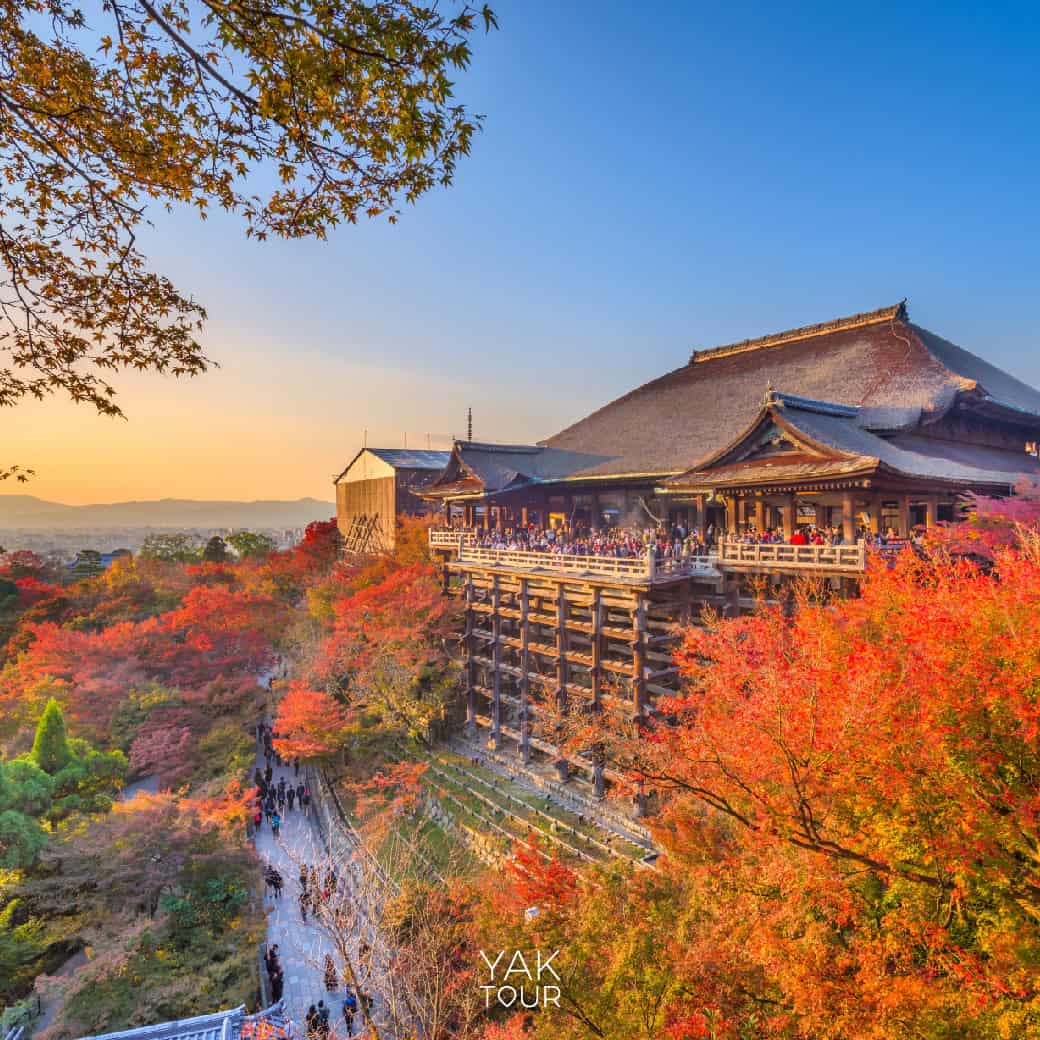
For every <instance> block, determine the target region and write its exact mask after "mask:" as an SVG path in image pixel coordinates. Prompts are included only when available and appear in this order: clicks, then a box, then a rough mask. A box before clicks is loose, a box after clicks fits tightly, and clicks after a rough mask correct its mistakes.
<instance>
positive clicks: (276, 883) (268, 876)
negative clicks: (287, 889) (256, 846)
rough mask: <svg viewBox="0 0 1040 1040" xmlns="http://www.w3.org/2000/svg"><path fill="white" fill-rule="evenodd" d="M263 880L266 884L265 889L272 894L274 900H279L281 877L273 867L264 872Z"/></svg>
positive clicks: (280, 895) (280, 896)
mask: <svg viewBox="0 0 1040 1040" xmlns="http://www.w3.org/2000/svg"><path fill="white" fill-rule="evenodd" d="M264 880H265V881H266V882H267V887H268V888H270V889H271V891H272V892H273V893H274V898H275V899H281V898H282V885H283V884H284V882H283V881H282V875H281V874H279V873H278V871H277V870H275V869H274V867H270V866H269V867H268V868H267V870H265V871H264Z"/></svg>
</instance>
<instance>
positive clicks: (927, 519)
mask: <svg viewBox="0 0 1040 1040" xmlns="http://www.w3.org/2000/svg"><path fill="white" fill-rule="evenodd" d="M938 522H939V496H938V495H926V496H925V500H924V525H925V527H929V528H931V527H935V525H936V524H937V523H938Z"/></svg>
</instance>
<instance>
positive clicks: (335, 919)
mask: <svg viewBox="0 0 1040 1040" xmlns="http://www.w3.org/2000/svg"><path fill="white" fill-rule="evenodd" d="M276 737H277V734H276V733H275V732H274V731H273V729H272V727H271V726H270V725H269V724H268V723H267V722H266V721H263V720H261V721H260V722H258V723H257V725H256V742H257V766H256V769H255V771H254V774H253V780H254V782H255V784H256V790H257V798H256V803H255V807H254V812H253V823H254V826H255V830H256V831H257V832H259V831H260V829H261V828H262V827H263V821H264V820H265V819H266V820H267V821H268V823H269V824H270V826H271V830H272V834H273V836H274V837H275V838H278V836H279V827H280V824H281V820H282V818H283V817H284V815H285V814H286V813H296V814H297V817H296V819H297V821H298V822H297V826H296V827H295V828H294V829H293V831H292V832H290V837H291V838H292V837H293V835H295V838H293V840H291V841H290V846H291V845H292V844H293V841H295V840H296V839H297V838H298V837H299V835H300V833H301V827H302V828H303V829H304V830H309V828H310V824H309V823H308V822H307V820H308V819H309V817H310V808H311V793H310V790H309V788H308V786H307V783H306V773H305V772H304V774H303V775H302V776H301V768H300V762H299V759H293V760H291V761H286V760H285V759H284V758H283V757H282V756H281V755H279V754H278V752H277V750H276V749H275V746H274V741H275V739H276ZM261 762H262V763H263V768H261ZM276 770H277V773H276ZM298 847H299V846H298ZM305 847H308V848H309V847H310V846H309V845H306V846H305ZM290 854H291V853H290ZM262 874H263V879H264V885H265V888H266V890H267V894H268V896H269V897H270V898H272V899H274V900H279V899H281V897H282V889H283V888H284V887H285V884H286V879H285V878H283V876H282V874H281V872H280V871H279V870H278V869H277V868H276V867H275V866H274V865H273V864H272V863H266V864H265V865H264V867H263V871H262ZM351 898H352V896H351V892H350V883H349V878H348V879H347V880H346V881H343V880H341V879H340V876H339V873H338V871H337V869H336V867H335V866H334V865H332V864H330V865H328V866H324V867H318V866H315V865H314V864H311V863H307V862H303V863H302V864H301V865H300V869H299V903H300V920H301V922H302V923H303V924H304V925H308V918H309V917H311V918H312V919H313V918H317V920H312V924H311V925H310V926H309V927H314V926H319V927H322V926H323V927H324V928H326V929H333V930H335V931H339V932H342V931H347V930H351V929H352V928H353V927H354V924H353V915H352V913H351V912H350V905H351ZM319 911H322V914H321V916H319ZM371 956H372V951H371V948H370V947H369V945H368V943H366V942H365V941H363V940H362V941H361V942H360V943H359V946H358V962H357V965H358V968H359V970H362V971H364V973H365V975H364V977H365V978H367V977H368V974H369V972H370V960H371ZM289 964H290V967H292V955H290V958H289ZM264 966H265V968H266V971H267V977H268V979H269V981H270V993H271V998H272V1001H273V1002H277V1001H279V1000H281V999H282V998H283V995H284V988H285V977H284V972H283V968H282V964H281V960H280V957H279V948H278V945H277V944H272V945H271V946H270V947H268V948H267V950H266V952H265V953H264ZM318 977H319V978H321V979H322V981H323V982H324V987H325V991H326V997H327V998H328V1002H327V1001H326V1000H325V999H321V1000H318V1001H317V1002H316V1003H314V1004H311V1005H310V1007H309V1008H308V1010H307V1013H306V1015H305V1023H304V1024H305V1031H306V1035H305V1038H304V1040H335V1037H340V1038H343V1037H352V1036H354V1025H355V1017H356V1016H357V1015H358V1014H359V1013H361V1012H365V1011H368V1012H371V1010H372V1008H373V1006H374V1004H375V998H374V997H373V996H372V995H370V994H368V993H366V992H365V991H364V989H363V988H362V986H361V985H360V984H359V985H358V986H357V987H356V988H355V987H354V986H352V985H350V984H349V983H348V979H347V976H346V974H345V973H344V974H342V976H341V973H340V971H339V970H338V969H337V967H336V963H335V961H334V959H333V957H332V955H331V954H329V953H326V954H325V955H324V960H323V962H322V963H321V965H320V968H319V976H318ZM295 981H296V980H295V979H294V980H293V982H294V984H295ZM340 1000H342V1008H341V1010H342V1014H343V1028H342V1029H339V1028H337V1029H333V1027H332V1025H331V1024H330V1015H331V1009H330V1004H331V1005H332V1007H335V1006H336V1002H337V1001H340ZM359 1024H360V1023H359ZM290 1026H291V1024H290ZM295 1035H296V1034H295V1031H294V1030H293V1029H292V1028H290V1031H289V1036H290V1038H292V1037H293V1036H295Z"/></svg>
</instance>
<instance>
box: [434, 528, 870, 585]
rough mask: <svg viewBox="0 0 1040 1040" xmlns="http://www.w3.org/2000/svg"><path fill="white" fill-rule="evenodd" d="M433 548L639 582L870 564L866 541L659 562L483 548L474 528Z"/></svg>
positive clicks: (439, 537) (728, 544)
mask: <svg viewBox="0 0 1040 1040" xmlns="http://www.w3.org/2000/svg"><path fill="white" fill-rule="evenodd" d="M430 546H431V548H435V549H453V550H454V551H455V552H456V554H457V558H458V560H459V561H460V562H462V563H472V564H478V565H481V566H485V567H505V568H507V569H510V570H524V571H528V570H541V571H558V572H560V573H564V574H575V575H580V574H587V575H590V576H595V577H600V578H614V579H618V580H621V581H640V582H645V581H667V580H670V579H674V578H679V577H697V576H703V577H704V578H707V579H711V578H717V577H719V569H720V568H721V569H725V568H726V567H734V568H737V569H744V568H762V569H763V570H791V571H846V572H849V573H858V572H862V571H864V570H865V569H866V565H867V548H866V544H865V543H864V542H857V543H856V544H855V545H792V544H791V543H790V542H766V543H762V544H746V543H744V542H738V541H731V540H727V539H721V540H720V542H719V544H718V547H717V554H713V555H711V556H687V557H679V558H676V557H673V556H665V557H664V558H663V559H660V560H656V559H654V557H653V553H652V552H651V551H650V550H647V552H646V554H645V555H641V556H622V557H619V556H577V555H573V554H571V553H552V552H530V551H527V550H523V549H484V548H480V547H479V546H477V544H476V536H475V534H474V533H473V532H472V531H466V530H457V529H456V530H431V531H430Z"/></svg>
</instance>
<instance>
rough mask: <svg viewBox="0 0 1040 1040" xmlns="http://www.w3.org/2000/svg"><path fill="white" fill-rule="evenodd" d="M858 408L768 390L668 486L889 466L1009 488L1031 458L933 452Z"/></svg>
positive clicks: (827, 476)
mask: <svg viewBox="0 0 1040 1040" xmlns="http://www.w3.org/2000/svg"><path fill="white" fill-rule="evenodd" d="M864 419H865V416H864V415H863V413H862V412H861V411H860V409H858V408H855V407H852V406H849V405H840V404H835V403H834V402H830V401H815V400H811V399H806V398H803V397H799V396H795V395H791V394H784V393H780V392H778V391H770V392H769V394H767V395H766V398H765V401H764V402H763V404H762V407H761V409H760V411H759V413H758V415H757V416H756V417H755V419H754V420H753V421H752V422H751V424H750V425H749V426H748V427H747V428H746V429H745V430H744V431H743V432H742V433H741V434H740V436H739V437H737V438H736V440H735V441H733V442H732V443H730V444H727V445H725V446H724V447H722V448H721V449H719V450H718V451H716V452H714V453H712V454H710V455H708V456H706V457H705V458H704V459H702V460H701V461H700V462H698V463H697V465H696V466H694V467H693V468H692V469H691V470H690V471H689V472H687V473H684V474H682V475H681V476H678V477H673V478H671V479H670V480H669V481H667V484H668V486H669V487H672V488H673V489H679V488H681V489H683V490H687V491H689V490H693V491H703V490H705V489H709V488H711V489H717V488H725V487H733V488H738V487H743V486H754V487H760V486H762V485H804V484H807V483H808V484H815V483H819V482H823V481H832V480H835V479H845V478H850V477H853V476H855V477H863V476H869V475H873V474H876V473H888V474H891V475H893V476H896V477H908V478H912V479H916V480H921V479H923V480H926V481H929V482H938V483H940V484H954V485H956V486H957V487H959V488H964V487H974V488H977V489H983V490H993V489H996V490H999V491H1001V492H1004V493H1006V492H1008V491H1010V489H1011V488H1012V487H1013V486H1014V485H1015V484H1016V483H1017V482H1018V481H1019V480H1020V479H1021V478H1022V477H1023V476H1025V474H1026V472H1027V471H1029V470H1034V469H1035V460H1034V459H1031V458H1030V457H1029V456H1027V455H1026V454H1025V453H1022V454H1021V455H1018V456H1014V457H1012V456H1011V455H1010V453H1008V452H1002V453H999V459H997V458H995V457H994V455H995V453H993V452H992V451H989V450H987V449H985V448H983V449H981V454H979V451H978V449H977V448H976V446H974V445H970V446H969V445H963V446H961V452H960V454H961V457H960V458H949V457H946V456H944V455H937V454H935V453H934V452H933V451H932V445H933V444H935V442H934V441H933V440H931V439H928V438H918V439H917V441H918V442H919V443H916V444H911V445H907V444H902V445H899V444H895V443H893V442H892V441H890V440H888V439H886V438H883V437H879V436H878V435H877V434H876V433H873V432H871V430H869V429H867V428H865V426H864Z"/></svg>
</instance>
